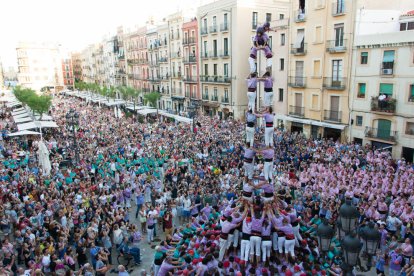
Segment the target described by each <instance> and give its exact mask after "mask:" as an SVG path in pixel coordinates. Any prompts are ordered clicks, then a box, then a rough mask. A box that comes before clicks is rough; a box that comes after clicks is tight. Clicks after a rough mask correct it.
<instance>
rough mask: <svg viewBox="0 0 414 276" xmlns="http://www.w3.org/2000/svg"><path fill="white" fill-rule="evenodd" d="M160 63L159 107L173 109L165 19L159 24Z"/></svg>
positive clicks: (167, 30)
mask: <svg viewBox="0 0 414 276" xmlns="http://www.w3.org/2000/svg"><path fill="white" fill-rule="evenodd" d="M158 41H159V46H158V57H159V58H158V63H159V70H160V87H161V99H160V101H159V107H160V108H161V109H164V110H167V109H169V110H172V101H171V91H170V85H171V83H170V76H171V73H170V51H169V46H170V44H169V29H168V22H166V21H163V22H162V23H161V24H160V25H158Z"/></svg>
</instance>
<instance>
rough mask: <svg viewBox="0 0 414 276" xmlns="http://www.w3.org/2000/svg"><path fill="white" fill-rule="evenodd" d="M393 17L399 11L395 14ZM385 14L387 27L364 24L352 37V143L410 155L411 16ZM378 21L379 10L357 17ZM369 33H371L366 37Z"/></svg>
mask: <svg viewBox="0 0 414 276" xmlns="http://www.w3.org/2000/svg"><path fill="white" fill-rule="evenodd" d="M397 13H400V12H399V11H397ZM389 14H390V15H391V16H392V17H393V18H395V19H396V22H392V21H387V20H385V19H386V18H391V16H389V15H387V13H384V12H382V15H384V16H383V17H384V18H383V20H382V22H388V23H387V25H388V26H382V27H381V28H376V27H375V26H371V25H367V26H364V28H361V29H360V30H359V32H360V33H362V35H357V36H356V37H355V47H354V48H355V50H354V52H353V69H354V70H353V71H352V81H351V85H352V86H351V90H350V91H351V94H350V98H351V103H352V104H351V128H350V137H351V139H352V140H353V141H354V142H356V143H360V144H366V143H369V144H371V145H372V146H374V147H376V148H387V149H389V150H392V153H393V157H394V158H397V159H399V158H401V157H404V158H405V159H406V160H407V161H408V162H413V157H414V82H413V76H414V13H413V14H403V15H401V16H398V15H395V11H390V13H389ZM373 15H374V17H375V18H377V20H378V18H380V17H381V14H378V11H373V12H372V13H369V12H365V13H364V14H362V15H361V16H360V17H363V18H369V17H371V16H373ZM370 32H371V34H369V33H370Z"/></svg>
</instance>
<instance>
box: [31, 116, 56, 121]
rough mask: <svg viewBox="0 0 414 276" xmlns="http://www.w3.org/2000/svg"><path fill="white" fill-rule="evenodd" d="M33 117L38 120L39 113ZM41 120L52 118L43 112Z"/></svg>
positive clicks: (50, 119)
mask: <svg viewBox="0 0 414 276" xmlns="http://www.w3.org/2000/svg"><path fill="white" fill-rule="evenodd" d="M35 118H36V120H39V119H40V115H36V116H35ZM42 120H45V121H52V120H53V118H52V117H51V116H49V115H46V114H43V115H42Z"/></svg>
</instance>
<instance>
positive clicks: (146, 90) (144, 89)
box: [142, 88, 150, 93]
mask: <svg viewBox="0 0 414 276" xmlns="http://www.w3.org/2000/svg"><path fill="white" fill-rule="evenodd" d="M142 92H144V93H147V92H150V89H149V88H142Z"/></svg>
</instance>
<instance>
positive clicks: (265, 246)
mask: <svg viewBox="0 0 414 276" xmlns="http://www.w3.org/2000/svg"><path fill="white" fill-rule="evenodd" d="M271 248H272V241H262V262H265V261H266V258H269V257H270V249H271Z"/></svg>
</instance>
